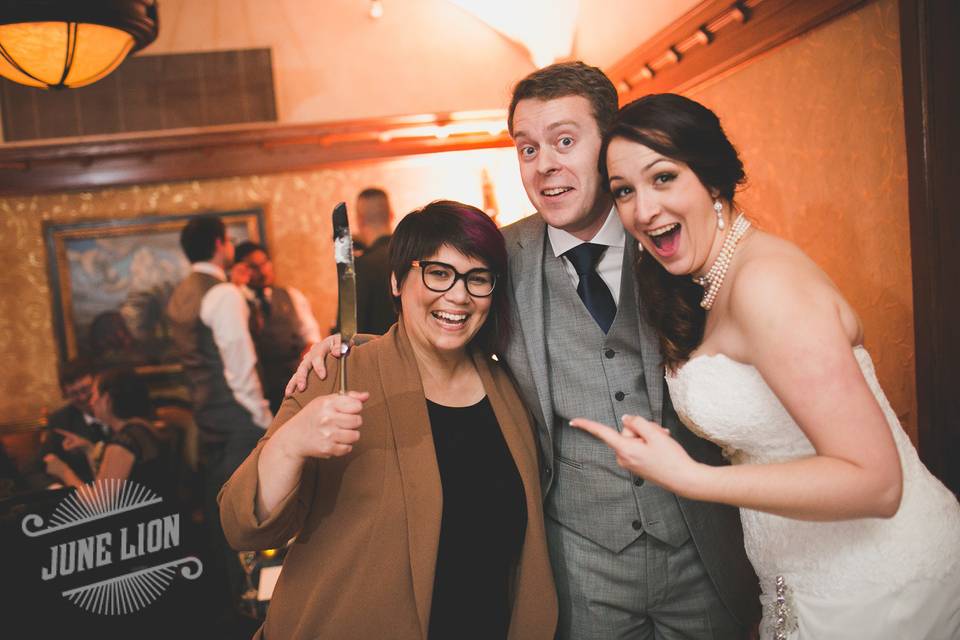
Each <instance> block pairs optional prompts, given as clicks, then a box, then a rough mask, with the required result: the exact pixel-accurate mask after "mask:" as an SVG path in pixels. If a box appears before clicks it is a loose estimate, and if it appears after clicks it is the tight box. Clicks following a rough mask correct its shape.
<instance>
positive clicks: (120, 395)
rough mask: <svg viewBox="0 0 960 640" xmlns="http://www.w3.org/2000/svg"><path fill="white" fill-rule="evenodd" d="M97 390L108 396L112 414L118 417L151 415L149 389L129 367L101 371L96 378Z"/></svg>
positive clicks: (145, 417) (151, 405)
mask: <svg viewBox="0 0 960 640" xmlns="http://www.w3.org/2000/svg"><path fill="white" fill-rule="evenodd" d="M97 391H99V392H100V394H101V395H103V394H108V395H109V396H110V403H111V407H112V409H113V415H115V416H117V417H118V418H121V419H123V420H128V419H130V418H143V419H150V418H151V417H152V416H153V402H151V400H150V391H149V390H148V389H147V385H146V384H145V383H144V382H143V380H141V379H140V377H139V376H138V375H137V373H136V372H135V371H134V370H133V369H130V368H129V367H124V368H121V369H111V370H110V371H105V372H104V373H101V374H100V376H99V377H98V378H97Z"/></svg>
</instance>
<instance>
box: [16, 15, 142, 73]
mask: <svg viewBox="0 0 960 640" xmlns="http://www.w3.org/2000/svg"><path fill="white" fill-rule="evenodd" d="M156 38H157V5H156V0H83V1H78V0H17V1H16V2H13V1H7V2H3V5H2V12H0V75H2V76H3V77H5V78H7V79H9V80H12V81H14V82H18V83H20V84H25V85H29V86H31V87H40V88H43V89H66V88H74V87H82V86H84V85H88V84H90V83H93V82H96V81H97V80H100V79H101V78H103V77H104V76H106V75H107V74H109V73H110V72H111V71H113V70H114V69H116V68H117V67H118V66H119V65H120V63H121V62H123V61H124V59H125V58H126V57H127V55H128V54H130V53H131V52H133V51H138V50H140V49H142V48H144V47H146V46H147V45H148V44H150V43H151V42H153V41H154V40H155V39H156Z"/></svg>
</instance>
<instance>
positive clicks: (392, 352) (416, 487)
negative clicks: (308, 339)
mask: <svg viewBox="0 0 960 640" xmlns="http://www.w3.org/2000/svg"><path fill="white" fill-rule="evenodd" d="M391 331H392V332H391V333H388V334H387V336H386V338H387V339H389V338H391V337H392V338H393V339H392V341H391V346H392V347H393V348H391V349H384V350H383V351H382V352H381V354H380V381H381V384H382V386H383V391H384V398H385V401H386V405H387V411H388V413H389V415H390V425H391V430H392V431H393V438H394V443H395V445H396V448H397V459H398V461H399V466H400V476H401V482H402V485H403V500H404V503H405V507H406V513H407V539H408V541H409V545H410V571H411V573H412V575H413V595H414V600H415V601H416V605H417V614H418V615H419V617H420V625H421V629H422V631H423V637H424V639H426V637H427V630H428V628H429V623H430V603H431V600H432V597H433V576H434V571H435V569H436V561H437V548H438V546H439V543H440V520H441V516H442V510H443V490H442V487H441V485H440V470H439V469H438V468H437V457H436V450H435V449H434V445H433V434H432V432H431V430H430V418H429V416H428V414H427V403H426V400H425V398H424V393H423V385H422V383H421V382H420V373H419V371H418V370H417V363H416V360H415V358H414V355H413V350H412V348H411V346H410V342H409V340H408V339H407V336H406V333H405V331H404V328H403V321H402V320H400V321H399V323H398V324H397V326H396V327H395V328H394V329H392V330H391Z"/></svg>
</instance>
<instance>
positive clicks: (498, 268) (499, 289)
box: [389, 200, 510, 353]
mask: <svg viewBox="0 0 960 640" xmlns="http://www.w3.org/2000/svg"><path fill="white" fill-rule="evenodd" d="M443 245H447V246H449V247H451V248H453V249H456V250H457V251H459V252H460V253H462V254H463V255H465V256H467V257H469V258H476V259H477V260H481V261H483V263H484V264H486V266H487V268H488V269H490V270H491V271H493V272H494V273H496V274H497V285H496V287H494V290H493V299H492V301H491V302H492V304H491V308H490V316H489V317H488V318H487V321H486V322H485V323H484V325H483V326H482V327H481V328H480V331H479V332H478V333H477V335H476V336H475V337H474V339H473V342H472V344H473V345H474V346H477V347H478V348H480V349H481V350H483V351H485V352H486V353H498V352H500V351H501V349H502V348H503V346H504V344H506V341H507V339H508V338H509V336H510V306H509V304H510V303H509V300H508V296H507V284H506V275H507V247H506V244H505V243H504V240H503V234H501V233H500V230H499V229H498V228H497V225H496V223H494V221H493V220H491V219H490V216H488V215H487V214H485V213H484V212H483V211H481V210H480V209H477V208H476V207H472V206H470V205H468V204H463V203H462V202H454V201H453V200H436V201H434V202H431V203H430V204H428V205H427V206H425V207H423V208H422V209H417V210H416V211H412V212H411V213H409V214H407V215H406V216H404V218H403V219H402V220H401V221H400V224H398V225H397V228H396V229H395V230H394V232H393V237H391V239H390V258H389V264H390V273H391V274H393V276H394V277H395V278H396V279H397V287H398V288H399V287H401V286H403V282H404V280H406V278H407V274H408V273H410V267H411V263H412V262H413V261H414V260H426V259H427V258H430V257H431V256H434V255H436V253H437V252H438V251H440V247H442V246H443ZM394 305H395V306H396V308H397V310H398V311H399V310H400V299H399V298H398V297H396V296H394Z"/></svg>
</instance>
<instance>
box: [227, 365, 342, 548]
mask: <svg viewBox="0 0 960 640" xmlns="http://www.w3.org/2000/svg"><path fill="white" fill-rule="evenodd" d="M331 361H332V362H331ZM337 369H338V367H337V365H336V360H333V358H331V357H330V356H328V358H327V371H331V372H335V371H337ZM336 385H337V376H336V375H330V376H327V379H326V380H320V378H318V377H317V376H316V374H315V373H313V372H311V373H310V379H309V381H308V384H307V388H306V390H305V391H303V392H301V393H298V394H295V395H293V396H290V397H288V398H286V399H285V400H284V401H283V404H282V405H281V406H280V410H279V411H278V412H277V416H276V418H274V420H273V422H272V423H271V424H270V428H269V429H268V430H267V434H266V435H265V436H264V437H263V438H261V439H260V442H259V443H257V446H256V448H255V449H254V450H253V451H252V452H251V453H250V455H249V456H247V459H246V460H244V461H243V463H241V465H240V466H239V467H237V470H236V471H234V473H233V476H231V477H230V479H229V480H228V481H227V483H226V484H225V485H223V488H222V489H221V490H220V495H219V497H218V500H219V503H220V521H221V524H222V526H223V533H224V535H225V536H226V538H227V542H229V543H230V546H231V547H233V548H234V549H238V550H247V551H249V550H259V549H273V548H277V547H282V546H284V545H285V544H287V542H289V540H290V539H291V538H293V537H294V536H296V535H297V533H298V532H299V531H300V528H301V527H302V526H303V523H304V521H305V519H306V516H307V512H308V511H309V509H310V505H311V503H312V502H313V494H314V488H315V487H314V481H315V478H316V475H317V474H316V472H315V471H316V465H317V464H318V463H322V461H318V460H316V459H310V460H308V461H307V462H306V464H304V467H303V471H302V473H301V474H300V482H299V483H298V484H297V486H296V487H294V489H293V490H292V491H291V492H290V493H289V494H287V496H286V497H285V498H284V499H283V500H282V501H281V502H280V504H279V505H277V507H276V509H274V510H273V513H271V514H270V516H269V517H268V518H266V519H265V520H263V521H260V520H258V519H257V516H256V513H255V506H256V499H257V487H258V484H259V481H258V466H259V461H260V452H261V451H263V447H264V445H265V444H266V443H267V441H269V439H270V438H271V436H273V434H275V433H276V432H277V429H280V428H282V427H283V425H284V423H285V422H286V421H287V420H289V419H290V418H291V417H293V416H294V415H296V413H297V412H298V411H300V409H302V408H303V407H304V406H305V405H306V404H307V403H308V402H310V401H311V400H313V399H314V398H316V397H318V396H322V395H327V394H330V393H333V392H334V389H335V388H336Z"/></svg>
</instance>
